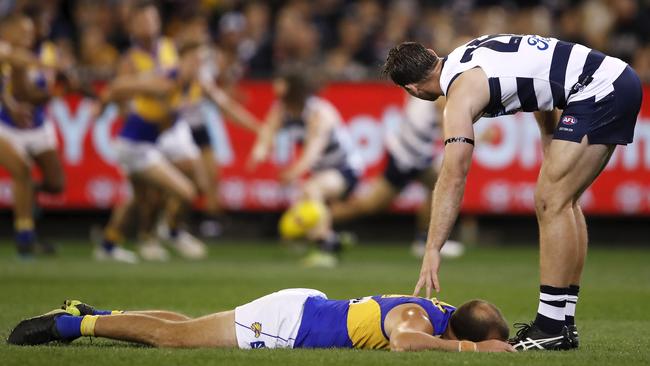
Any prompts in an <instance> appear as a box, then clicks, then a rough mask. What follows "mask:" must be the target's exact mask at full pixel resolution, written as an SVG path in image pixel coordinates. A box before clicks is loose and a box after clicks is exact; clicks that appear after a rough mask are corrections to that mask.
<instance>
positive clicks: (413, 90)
mask: <svg viewBox="0 0 650 366" xmlns="http://www.w3.org/2000/svg"><path fill="white" fill-rule="evenodd" d="M403 88H404V90H406V92H407V93H409V94H411V95H412V96H414V97H415V96H416V93H417V86H416V84H414V83H413V84H406V85H404V86H403Z"/></svg>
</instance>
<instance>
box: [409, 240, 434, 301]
mask: <svg viewBox="0 0 650 366" xmlns="http://www.w3.org/2000/svg"><path fill="white" fill-rule="evenodd" d="M438 268H440V250H438V249H435V248H429V247H428V246H427V249H426V252H425V253H424V258H422V269H421V270H420V279H419V280H418V283H417V284H416V285H415V291H413V296H418V295H419V294H420V291H421V290H422V288H423V287H424V289H425V292H426V297H427V298H430V297H431V289H432V288H433V289H435V290H436V292H440V283H439V282H438Z"/></svg>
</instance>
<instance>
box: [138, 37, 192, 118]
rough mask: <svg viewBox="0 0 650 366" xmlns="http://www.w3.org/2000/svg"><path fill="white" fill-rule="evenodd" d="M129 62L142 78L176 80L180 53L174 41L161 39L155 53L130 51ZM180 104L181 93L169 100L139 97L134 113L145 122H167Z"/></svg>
mask: <svg viewBox="0 0 650 366" xmlns="http://www.w3.org/2000/svg"><path fill="white" fill-rule="evenodd" d="M129 61H130V62H131V65H132V66H133V67H134V68H135V71H136V72H137V74H138V75H140V76H145V77H146V75H152V76H158V77H160V76H162V77H166V78H169V79H175V78H176V77H177V76H178V66H179V59H178V52H177V51H176V46H175V45H174V42H172V40H170V39H168V38H165V37H161V38H159V39H158V41H157V42H156V47H155V51H154V52H150V51H148V50H145V49H143V48H140V47H133V48H132V49H131V50H130V51H129ZM179 104H180V91H176V92H174V93H173V94H172V95H171V96H170V97H169V98H155V97H151V96H146V95H138V96H136V97H135V98H133V102H132V108H133V112H134V113H135V114H137V115H138V116H140V117H142V118H143V119H144V120H148V121H157V122H160V121H165V120H168V119H169V117H170V113H172V112H173V110H174V109H175V108H176V107H177V106H178V105H179Z"/></svg>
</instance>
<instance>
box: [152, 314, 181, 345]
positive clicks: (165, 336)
mask: <svg viewBox="0 0 650 366" xmlns="http://www.w3.org/2000/svg"><path fill="white" fill-rule="evenodd" d="M162 322H163V323H162V324H161V325H160V326H158V327H156V328H154V329H153V330H152V331H151V333H150V334H149V339H148V342H147V343H149V344H150V345H152V346H154V347H161V348H173V347H179V346H180V345H179V344H178V342H177V339H176V337H175V333H176V332H175V331H174V325H173V323H171V322H169V321H166V320H163V321H162Z"/></svg>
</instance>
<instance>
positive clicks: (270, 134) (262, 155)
mask: <svg viewBox="0 0 650 366" xmlns="http://www.w3.org/2000/svg"><path fill="white" fill-rule="evenodd" d="M283 115H284V107H283V106H282V104H281V103H279V102H278V103H275V104H273V106H271V109H270V110H269V112H268V113H267V115H266V121H265V122H264V125H262V127H261V129H260V131H259V133H258V134H257V140H256V141H255V145H253V149H252V150H251V151H252V152H251V155H250V157H249V158H248V162H247V163H246V165H247V168H248V169H249V170H250V169H253V168H255V167H256V166H257V164H260V163H261V162H263V161H265V160H266V159H267V158H268V155H269V152H270V151H271V147H272V146H273V139H274V138H275V135H276V133H277V132H278V130H279V129H280V127H281V126H282V116H283Z"/></svg>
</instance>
